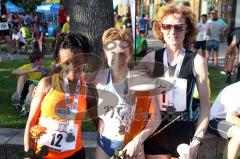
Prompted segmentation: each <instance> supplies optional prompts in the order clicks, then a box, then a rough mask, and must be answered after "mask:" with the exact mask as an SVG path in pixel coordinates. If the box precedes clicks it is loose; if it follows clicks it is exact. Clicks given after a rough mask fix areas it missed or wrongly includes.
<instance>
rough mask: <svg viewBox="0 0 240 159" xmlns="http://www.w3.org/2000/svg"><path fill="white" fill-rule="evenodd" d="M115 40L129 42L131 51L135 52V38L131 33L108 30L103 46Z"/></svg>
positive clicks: (104, 36)
mask: <svg viewBox="0 0 240 159" xmlns="http://www.w3.org/2000/svg"><path fill="white" fill-rule="evenodd" d="M114 40H121V41H128V42H129V43H130V45H129V46H130V49H131V50H133V37H132V35H131V33H130V32H129V31H126V30H123V29H118V28H109V29H107V30H106V31H105V32H104V33H103V36H102V42H103V46H104V45H106V44H107V43H109V42H112V41H114Z"/></svg>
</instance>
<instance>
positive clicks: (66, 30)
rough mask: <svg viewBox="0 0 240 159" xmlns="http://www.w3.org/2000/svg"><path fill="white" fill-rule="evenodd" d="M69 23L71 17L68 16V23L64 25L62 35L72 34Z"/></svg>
mask: <svg viewBox="0 0 240 159" xmlns="http://www.w3.org/2000/svg"><path fill="white" fill-rule="evenodd" d="M69 21H70V16H69V15H68V16H67V21H66V23H64V25H63V27H62V33H69V32H70V25H69Z"/></svg>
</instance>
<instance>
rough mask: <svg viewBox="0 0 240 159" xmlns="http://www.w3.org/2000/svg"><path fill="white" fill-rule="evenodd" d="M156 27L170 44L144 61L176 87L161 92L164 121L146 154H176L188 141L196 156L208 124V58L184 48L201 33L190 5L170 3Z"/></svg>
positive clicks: (163, 157)
mask: <svg viewBox="0 0 240 159" xmlns="http://www.w3.org/2000/svg"><path fill="white" fill-rule="evenodd" d="M153 31H154V33H155V36H156V37H157V38H158V39H159V40H161V41H162V42H164V43H165V46H166V47H165V48H164V49H160V50H158V51H155V52H152V53H149V54H147V55H146V56H145V57H144V59H143V60H142V62H141V64H140V65H142V66H141V67H145V68H143V69H146V70H149V72H150V73H152V75H153V77H156V78H157V77H164V78H166V79H168V80H169V81H170V82H172V83H173V84H174V87H173V88H172V89H171V90H170V91H166V92H163V93H161V94H160V95H158V100H159V103H160V105H161V108H160V110H161V116H162V121H161V125H160V126H159V128H158V130H157V131H156V132H155V133H154V135H153V136H152V137H150V138H149V139H147V140H146V141H145V143H144V150H145V153H146V158H148V159H170V158H176V157H178V153H177V147H178V145H180V144H182V143H186V144H190V152H189V153H190V158H191V159H196V157H197V152H198V148H199V145H200V144H201V142H202V140H203V137H204V134H205V131H206V129H207V126H208V120H209V112H210V104H209V91H208V86H207V72H208V71H207V64H206V61H205V60H204V58H203V57H202V56H200V55H198V54H195V53H193V52H191V51H190V50H186V49H184V46H185V45H187V44H190V43H191V42H192V41H193V40H194V39H195V37H196V35H197V33H198V29H197V28H196V20H195V16H194V14H193V13H192V11H191V10H190V9H189V7H186V6H183V5H177V4H166V5H164V6H162V7H161V8H159V10H158V12H157V15H156V20H155V22H154V26H153ZM195 84H196V85H197V88H198V92H199V96H200V102H201V104H200V111H199V112H200V113H199V114H198V113H197V112H198V110H199V109H198V108H195V107H194V106H193V102H192V99H193V91H194V87H195ZM195 120H197V125H196V127H195ZM162 129H163V130H162Z"/></svg>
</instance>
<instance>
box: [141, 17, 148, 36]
mask: <svg viewBox="0 0 240 159" xmlns="http://www.w3.org/2000/svg"><path fill="white" fill-rule="evenodd" d="M147 26H148V25H147V20H146V19H145V14H142V18H141V19H139V33H140V32H141V33H143V34H144V36H146V34H147V30H148V28H147Z"/></svg>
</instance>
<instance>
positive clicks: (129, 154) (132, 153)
mask: <svg viewBox="0 0 240 159" xmlns="http://www.w3.org/2000/svg"><path fill="white" fill-rule="evenodd" d="M141 147H142V143H141V142H140V139H139V137H135V138H134V139H133V140H132V141H131V142H129V143H128V144H127V145H126V146H125V147H124V148H123V150H122V151H120V155H121V154H124V156H125V157H126V158H130V159H138V155H140V154H141Z"/></svg>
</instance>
